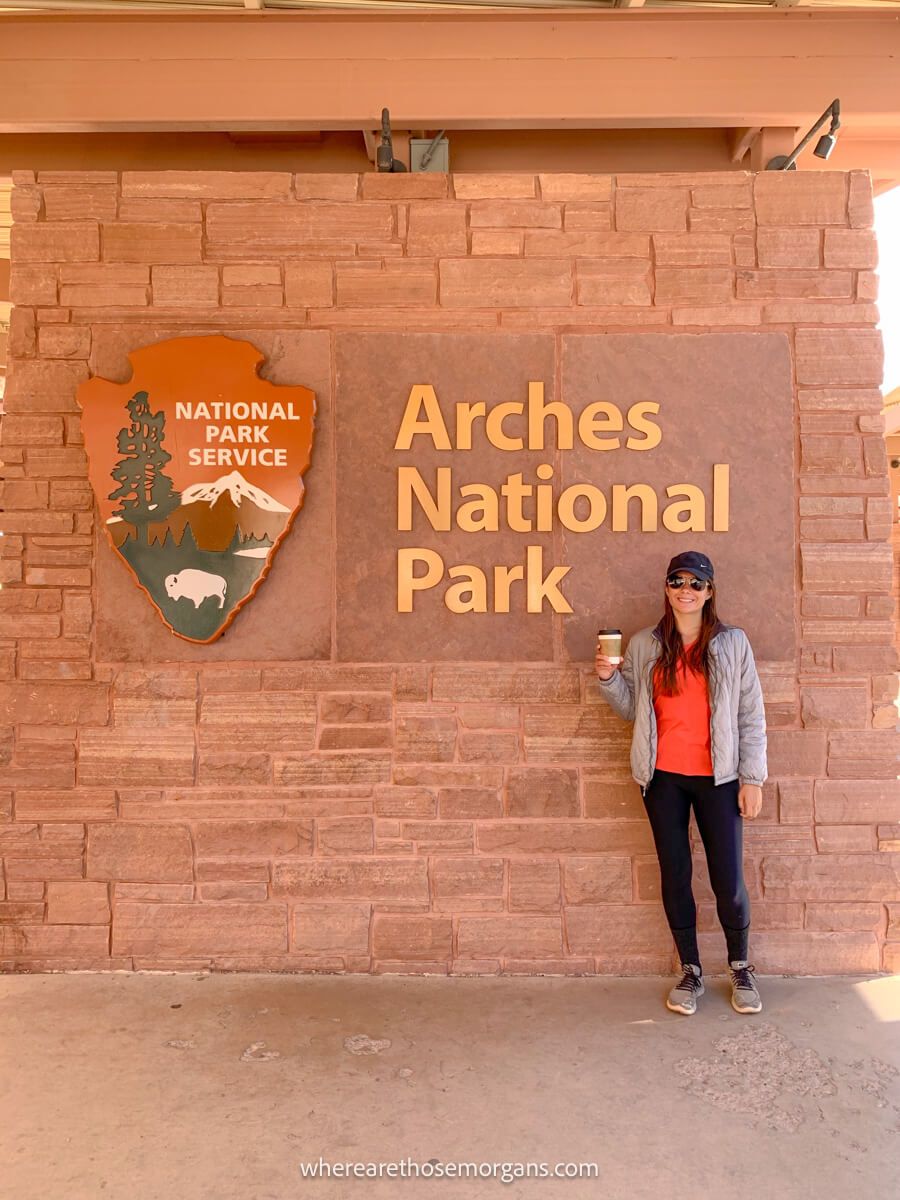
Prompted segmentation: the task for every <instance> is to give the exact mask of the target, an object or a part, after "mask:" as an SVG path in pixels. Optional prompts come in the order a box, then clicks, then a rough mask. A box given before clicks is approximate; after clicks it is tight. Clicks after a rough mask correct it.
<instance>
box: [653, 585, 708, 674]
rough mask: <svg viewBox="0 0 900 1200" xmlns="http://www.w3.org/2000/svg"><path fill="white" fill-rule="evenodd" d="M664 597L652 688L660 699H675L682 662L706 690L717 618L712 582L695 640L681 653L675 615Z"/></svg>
mask: <svg viewBox="0 0 900 1200" xmlns="http://www.w3.org/2000/svg"><path fill="white" fill-rule="evenodd" d="M664 598H665V605H666V608H665V612H664V613H663V618H662V621H661V622H660V625H659V634H660V640H661V642H662V650H661V652H660V656H659V661H658V662H657V664H656V668H655V670H656V686H657V687H658V689H659V692H660V694H661V695H663V696H677V695H678V693H679V688H678V673H677V672H678V661H679V659H684V662H685V665H686V667H688V668H690V670H692V671H698V672H700V673H701V674H702V675H703V678H704V679H705V680H706V684H707V687H708V686H709V672H710V669H711V661H712V656H711V655H710V652H709V643H710V642H711V641H712V635H713V631H714V630H715V627H716V623H717V621H718V619H719V618H718V615H717V613H716V585H715V584H714V583H710V585H709V599H708V600H707V601H706V603H705V604H704V605H703V613H702V615H701V621H700V632H699V634H698V635H697V640H696V641H695V642H694V643H693V645H691V647H690V648H689V649H688V650H685V648H684V643H683V642H682V640H681V634H680V633H679V632H678V626H677V625H676V624H675V613H674V612H673V611H672V605H671V604H670V603H669V596H668V592H666V594H665V597H664Z"/></svg>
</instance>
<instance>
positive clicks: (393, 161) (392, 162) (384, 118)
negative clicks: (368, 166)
mask: <svg viewBox="0 0 900 1200" xmlns="http://www.w3.org/2000/svg"><path fill="white" fill-rule="evenodd" d="M375 170H376V171H390V172H392V173H393V174H395V175H396V174H398V173H399V172H400V171H405V170H406V164H405V163H402V162H400V160H399V159H398V158H394V142H393V139H392V137H391V114H390V113H389V112H388V110H387V109H386V108H383V109H382V110H381V145H380V146H379V147H378V148H377V149H376V151H375Z"/></svg>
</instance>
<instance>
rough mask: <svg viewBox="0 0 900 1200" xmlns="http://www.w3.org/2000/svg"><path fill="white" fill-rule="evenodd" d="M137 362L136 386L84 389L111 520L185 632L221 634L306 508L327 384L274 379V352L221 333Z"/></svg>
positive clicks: (140, 355) (155, 599) (142, 353)
mask: <svg viewBox="0 0 900 1200" xmlns="http://www.w3.org/2000/svg"><path fill="white" fill-rule="evenodd" d="M128 358H129V361H130V362H131V364H132V368H133V374H132V377H131V379H130V380H129V382H128V383H113V382H111V381H110V380H108V379H101V378H99V377H96V376H95V377H94V378H93V379H89V380H88V381H87V382H86V383H83V384H82V385H81V387H80V388H79V389H78V403H79V404H80V405H81V408H82V426H83V429H84V440H85V444H86V448H87V454H88V462H89V474H90V480H91V486H92V487H93V489H94V494H95V496H96V497H97V502H98V504H99V507H100V519H101V521H102V523H103V527H104V528H105V530H106V534H107V536H108V538H109V541H110V544H111V545H112V547H113V549H114V550H115V551H116V552H117V553H118V554H119V555H120V556H121V557H122V558H123V559H124V560H125V562H126V564H127V565H128V567H129V568H130V570H131V572H132V574H133V575H134V577H135V579H136V580H137V582H138V583H139V584H140V586H141V587H142V588H143V589H144V591H145V592H146V593H147V595H148V596H149V597H150V600H151V601H152V603H153V604H154V606H155V607H156V609H157V610H158V612H159V614H160V616H161V617H162V619H163V620H164V621H165V623H166V624H167V625H168V627H169V628H170V629H171V630H172V632H173V633H176V634H178V636H179V637H182V638H186V639H187V640H188V641H191V642H211V641H213V640H214V639H215V638H217V637H218V636H219V635H220V634H221V633H222V632H223V630H224V629H225V628H226V627H227V626H228V625H229V624H230V622H231V621H233V620H234V618H235V616H236V615H237V613H238V612H239V611H240V609H241V608H242V607H243V606H244V605H245V604H246V603H247V601H248V600H250V599H251V598H252V597H253V595H254V593H255V592H256V590H257V588H258V587H259V586H260V584H261V583H262V581H263V579H264V578H265V576H266V574H267V572H268V570H269V567H270V566H271V565H272V560H273V558H274V557H275V554H276V552H277V550H278V547H279V546H280V545H281V542H282V541H283V540H284V538H285V536H286V535H287V533H288V530H289V529H290V527H291V524H292V522H293V520H294V517H295V516H296V515H297V512H298V511H299V509H300V507H301V505H302V504H303V495H304V486H303V478H302V476H303V473H304V471H306V469H307V467H308V466H309V459H310V452H311V450H312V441H313V418H314V415H315V411H316V401H315V393H314V392H311V391H310V390H309V389H308V388H305V387H280V386H276V385H275V384H273V383H269V382H267V381H266V380H264V379H260V377H259V374H258V371H259V367H260V365H261V363H262V362H263V361H264V358H265V356H264V355H263V354H262V352H261V351H259V350H258V349H257V348H256V347H255V346H252V345H251V344H250V343H249V342H243V341H237V340H235V339H233V338H227V337H222V336H220V335H213V336H209V337H183V338H172V339H170V340H169V341H165V342H159V343H157V344H156V345H154V346H146V347H144V348H143V349H140V350H135V351H134V352H133V353H131V354H130V355H129V356H128Z"/></svg>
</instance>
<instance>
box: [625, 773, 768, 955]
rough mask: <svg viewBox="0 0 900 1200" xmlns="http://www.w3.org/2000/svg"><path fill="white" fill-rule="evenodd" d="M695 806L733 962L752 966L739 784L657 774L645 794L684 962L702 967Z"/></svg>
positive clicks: (665, 894) (668, 910) (670, 917)
mask: <svg viewBox="0 0 900 1200" xmlns="http://www.w3.org/2000/svg"><path fill="white" fill-rule="evenodd" d="M691 804H693V806H694V814H695V816H696V819H697V828H698V830H699V831H700V837H701V838H702V839H703V847H704V849H705V851H706V862H707V864H708V866H709V879H710V883H711V884H712V889H713V891H714V892H715V896H716V911H717V913H718V916H719V922H720V924H721V926H722V929H723V930H724V933H725V941H726V944H727V947H728V961H729V962H734V961H735V960H746V958H747V948H748V941H749V937H750V933H749V931H750V897H749V896H748V895H747V888H746V885H745V884H744V872H743V864H742V861H741V860H742V857H743V828H744V826H743V821H744V818H743V816H742V814H741V810H740V808H739V807H738V781H737V780H736V779H735V780H732V782H730V783H720V784H719V785H718V786H716V785H715V783H714V782H713V776H712V775H677V774H676V773H675V772H674V771H660V770H656V771H654V773H653V778H652V779H651V780H650V783H649V785H648V787H647V790H646V792H645V793H644V807H645V808H646V810H647V816H648V817H649V818H650V826H651V828H652V830H653V841H654V842H655V844H656V854H657V857H658V858H659V869H660V875H661V877H662V898H663V907H664V908H665V911H666V918H667V920H668V922H669V928H670V929H671V930H672V936H673V937H674V939H675V945H676V946H677V948H678V953H679V954H680V956H681V961H682V962H683V963H684V962H690V963H696V964H697V965H698V966H701V965H702V964H701V963H700V954H699V951H698V949H697V906H696V904H695V903H694V894H693V892H692V891H691V872H692V867H691V845H690V839H689V837H688V822H689V820H690V816H691Z"/></svg>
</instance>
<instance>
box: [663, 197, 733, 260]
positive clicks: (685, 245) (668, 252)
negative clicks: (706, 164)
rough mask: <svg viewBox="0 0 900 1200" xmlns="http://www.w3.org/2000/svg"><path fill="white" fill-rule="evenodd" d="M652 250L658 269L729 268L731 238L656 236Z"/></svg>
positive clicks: (671, 234) (695, 234) (717, 236)
mask: <svg viewBox="0 0 900 1200" xmlns="http://www.w3.org/2000/svg"><path fill="white" fill-rule="evenodd" d="M715 190H718V189H715ZM653 248H654V250H655V252H656V264H657V266H660V267H730V266H731V263H732V252H731V238H730V237H729V236H728V234H725V233H658V234H654V236H653Z"/></svg>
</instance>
